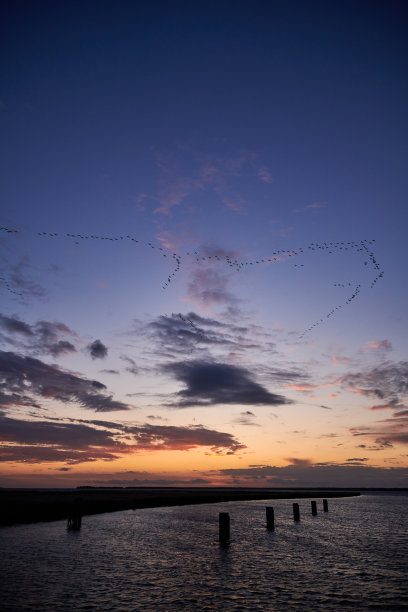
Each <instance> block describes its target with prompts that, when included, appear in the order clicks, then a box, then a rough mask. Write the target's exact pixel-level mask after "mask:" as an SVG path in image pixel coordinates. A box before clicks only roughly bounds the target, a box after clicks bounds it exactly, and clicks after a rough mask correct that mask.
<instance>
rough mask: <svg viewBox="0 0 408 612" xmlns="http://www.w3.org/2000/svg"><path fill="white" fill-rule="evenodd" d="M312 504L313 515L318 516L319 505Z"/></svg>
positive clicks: (313, 502)
mask: <svg viewBox="0 0 408 612" xmlns="http://www.w3.org/2000/svg"><path fill="white" fill-rule="evenodd" d="M311 504H312V514H313V516H316V515H317V504H316V502H315V501H312V502H311Z"/></svg>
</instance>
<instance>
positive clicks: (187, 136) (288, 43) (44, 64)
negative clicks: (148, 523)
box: [0, 0, 408, 486]
mask: <svg viewBox="0 0 408 612" xmlns="http://www.w3.org/2000/svg"><path fill="white" fill-rule="evenodd" d="M407 18H408V8H407V4H406V3H405V2H400V1H394V0H391V1H387V2H385V1H379V0H370V1H359V2H356V1H353V2H350V1H348V0H342V1H341V2H339V1H337V0H333V1H331V2H320V1H315V0H311V1H310V2H303V1H298V0H293V1H283V0H277V1H274V0H272V1H271V2H258V1H255V2H217V3H215V2H194V3H192V2H176V3H175V4H174V3H168V2H154V1H153V2H128V1H120V0H119V1H118V2H108V1H105V0H101V1H98V2H96V1H87V0H85V1H84V2H67V1H65V0H62V1H60V2H46V1H42V0H39V1H37V2H27V1H19V2H15V1H9V0H5V1H4V2H2V4H1V7H0V46H1V57H2V65H1V79H0V82H1V92H0V122H1V139H0V142H1V144H0V148H1V174H2V178H1V182H0V197H1V202H2V206H1V217H0V298H1V303H0V304H1V306H0V342H1V347H0V349H1V353H0V400H1V403H0V434H1V435H0V458H1V460H2V462H1V466H2V467H1V474H2V476H1V477H0V485H2V486H30V485H32V486H39V485H42V486H75V485H77V484H95V483H100V482H115V483H118V484H120V483H125V484H126V483H135V484H137V483H144V484H148V483H158V482H160V483H169V484H172V483H177V484H183V483H185V484H188V483H191V482H194V483H201V484H205V483H211V484H217V483H219V484H236V483H241V484H248V485H259V486H265V485H271V486H272V485H274V484H275V485H277V486H284V485H287V486H292V485H293V484H296V485H302V484H303V486H308V485H310V486H315V485H319V484H320V485H327V486H330V485H331V484H336V483H338V484H341V485H344V486H376V485H377V486H407V482H408V478H407V476H408V403H407V402H408V400H407V395H408V355H407V350H406V347H407V341H408V337H407V336H408V333H407V330H408V321H407V297H408V296H407V285H406V282H405V278H406V264H407V253H406V248H407V247H406V228H407V222H408V214H407V205H406V162H407V150H406V149H407V145H406V143H407V141H408V134H407V121H406V109H407V108H408V99H407V98H408V96H407V93H408V92H407V89H408V88H407V85H408V81H407V74H408V66H407V58H408V53H407V51H408V49H407V45H408V43H407V40H408V38H407V27H408V19H407ZM101 413H103V414H101Z"/></svg>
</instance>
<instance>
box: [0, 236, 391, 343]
mask: <svg viewBox="0 0 408 612" xmlns="http://www.w3.org/2000/svg"><path fill="white" fill-rule="evenodd" d="M0 232H2V233H3V235H7V236H10V237H12V236H13V235H16V234H19V233H21V232H20V231H19V230H17V229H14V228H9V227H0ZM36 233H37V236H38V237H39V238H40V239H51V240H56V239H60V240H61V239H69V240H71V241H72V242H73V243H74V244H76V245H79V244H81V242H82V241H101V242H105V243H120V242H121V241H128V242H132V243H134V244H138V245H139V246H141V247H143V248H145V249H151V250H154V251H156V252H157V253H158V254H159V255H160V256H161V257H165V258H168V260H170V261H172V262H173V268H172V270H171V272H170V273H169V274H168V276H167V278H166V280H165V281H164V282H163V284H162V289H163V290H166V289H167V288H168V287H169V285H170V284H171V283H172V281H173V280H174V277H175V276H176V275H177V273H178V272H180V270H181V268H182V262H183V261H188V262H195V263H203V262H208V263H224V264H226V265H227V267H229V268H230V269H231V271H234V272H241V271H242V270H244V269H250V267H251V266H261V265H269V264H282V263H286V262H288V261H293V259H295V258H296V261H301V258H302V255H305V254H306V253H313V252H315V253H325V254H327V255H331V254H334V253H337V254H339V253H346V252H351V253H359V254H361V257H362V266H364V267H368V268H369V269H371V270H372V271H373V273H374V276H373V277H372V278H371V281H370V288H371V289H373V288H374V287H375V285H376V284H377V282H378V281H379V280H380V279H381V278H383V276H384V271H383V270H382V269H381V267H380V264H379V263H378V261H377V259H376V256H375V254H374V251H373V244H374V243H375V240H374V239H372V240H367V239H363V240H360V241H358V242H356V241H349V242H321V243H317V242H311V243H310V244H308V245H307V246H306V247H299V248H296V249H279V250H275V251H272V253H270V254H269V256H268V257H263V258H257V259H253V260H252V259H239V258H236V257H232V256H231V255H228V254H224V253H223V252H222V251H221V250H220V252H219V254H217V253H216V254H213V255H208V254H203V253H200V251H193V252H191V251H187V252H186V253H185V254H184V255H183V256H182V255H180V254H178V253H174V252H170V251H169V250H167V249H165V248H164V247H162V246H159V245H155V244H153V243H152V242H144V241H141V240H139V239H137V238H135V237H134V236H131V235H129V234H127V235H119V236H104V235H97V234H77V233H61V232H59V233H58V232H49V231H39V232H36ZM292 258H293V259H292ZM292 265H293V267H295V268H299V269H301V268H304V267H305V264H304V263H293V264H292ZM0 281H1V282H2V285H3V287H4V288H5V289H6V290H7V291H9V292H10V293H12V294H14V295H16V296H21V295H22V293H21V292H19V291H17V290H16V289H15V287H14V286H13V283H12V281H11V279H8V278H6V277H4V276H0ZM333 286H334V287H339V288H351V293H349V294H348V296H347V298H346V299H345V300H344V301H343V302H341V303H338V304H337V305H336V306H334V307H333V308H332V309H331V310H330V311H329V312H328V313H327V314H326V315H323V316H321V317H320V318H319V319H316V320H315V322H313V323H312V324H311V325H309V326H308V327H307V328H305V329H304V330H303V331H302V332H301V334H300V336H299V337H300V339H302V338H304V337H305V336H306V335H307V334H309V333H310V332H312V331H313V330H314V329H315V328H316V327H318V326H319V325H322V324H323V323H324V322H325V321H327V320H328V319H330V317H332V316H333V315H335V314H336V312H338V311H339V310H340V309H342V308H343V307H344V306H348V305H349V304H351V303H352V302H353V300H355V299H356V298H357V297H358V295H359V293H360V292H361V290H362V284H361V283H353V282H346V283H344V282H343V283H338V282H336V283H333ZM178 316H179V317H180V319H181V320H182V321H184V322H185V323H186V324H187V325H189V326H190V327H191V328H192V329H193V330H194V331H195V332H196V334H197V340H198V341H200V339H203V332H202V330H200V329H199V328H198V327H197V325H196V324H195V323H194V322H193V321H191V320H190V319H188V318H186V317H184V316H183V315H181V314H179V315H178Z"/></svg>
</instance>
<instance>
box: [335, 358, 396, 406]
mask: <svg viewBox="0 0 408 612" xmlns="http://www.w3.org/2000/svg"><path fill="white" fill-rule="evenodd" d="M340 383H341V384H342V385H343V386H345V387H347V388H348V389H349V390H350V391H353V392H355V393H358V394H360V395H364V396H366V397H375V398H378V399H380V400H386V402H387V403H389V402H391V403H399V402H401V401H402V398H403V397H404V396H406V395H407V394H408V361H400V362H398V363H385V364H383V365H381V366H378V367H376V368H373V369H371V370H368V371H366V372H358V373H352V374H351V373H350V374H346V375H345V376H343V377H342V378H341V379H340Z"/></svg>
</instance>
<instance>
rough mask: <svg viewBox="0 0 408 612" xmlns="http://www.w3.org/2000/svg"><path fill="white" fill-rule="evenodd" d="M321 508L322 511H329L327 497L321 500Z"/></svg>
mask: <svg viewBox="0 0 408 612" xmlns="http://www.w3.org/2000/svg"><path fill="white" fill-rule="evenodd" d="M323 510H324V512H328V511H329V506H328V503H327V499H324V500H323Z"/></svg>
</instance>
